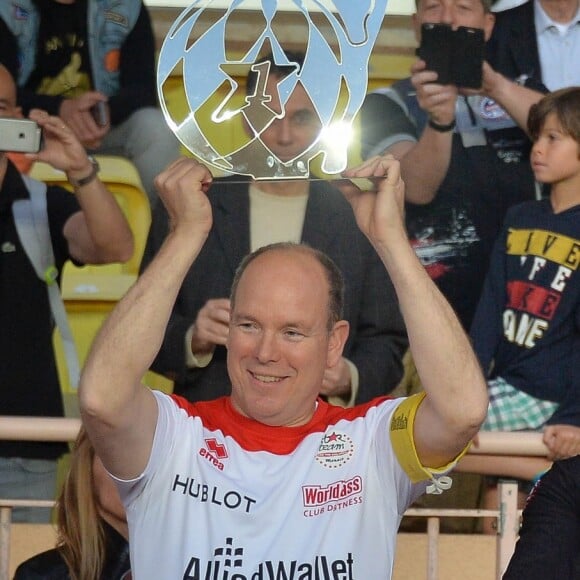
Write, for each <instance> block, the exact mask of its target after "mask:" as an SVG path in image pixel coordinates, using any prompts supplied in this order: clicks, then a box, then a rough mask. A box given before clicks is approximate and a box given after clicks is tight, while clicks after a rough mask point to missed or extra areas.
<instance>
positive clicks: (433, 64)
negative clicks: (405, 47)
mask: <svg viewBox="0 0 580 580" xmlns="http://www.w3.org/2000/svg"><path fill="white" fill-rule="evenodd" d="M452 51H453V29H452V28H451V26H450V25H449V24H433V23H430V22H425V23H423V24H422V25H421V45H420V46H419V48H417V51H416V52H417V56H418V57H419V58H420V59H421V60H424V61H425V63H426V65H427V70H431V71H434V72H436V73H437V83H439V84H441V85H448V84H451V83H452V81H453V77H452V70H451V55H452Z"/></svg>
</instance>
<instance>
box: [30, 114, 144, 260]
mask: <svg viewBox="0 0 580 580" xmlns="http://www.w3.org/2000/svg"><path fill="white" fill-rule="evenodd" d="M30 119H31V120H33V121H36V122H37V123H38V124H39V126H40V127H42V131H43V136H44V145H43V147H42V149H41V150H40V151H39V152H38V153H37V154H33V155H30V156H29V157H30V158H31V159H33V160H35V161H44V162H46V163H49V164H50V165H52V166H53V167H54V168H56V169H60V170H61V171H64V172H65V173H66V174H67V177H68V178H69V179H71V180H73V181H74V180H77V181H78V180H79V179H83V178H86V177H87V176H88V175H89V174H90V173H91V172H92V171H93V166H92V164H91V163H90V161H89V159H88V157H87V153H86V151H85V149H84V147H83V146H82V145H81V143H80V141H79V140H78V139H77V137H76V136H75V134H74V133H73V131H72V130H71V129H70V127H69V126H68V125H66V124H65V123H64V121H63V120H62V119H60V118H59V117H54V116H50V115H48V114H47V113H46V112H44V111H40V110H38V109H34V110H32V111H31V112H30ZM75 193H76V196H77V199H78V202H79V205H80V206H81V210H82V211H80V212H77V213H74V214H73V215H71V216H70V218H69V219H68V220H67V221H66V223H65V225H64V229H63V234H64V236H65V238H66V240H67V242H68V246H69V252H70V255H71V256H73V258H75V259H76V260H78V261H79V262H81V263H83V264H103V263H108V262H125V261H127V260H128V259H129V258H130V257H131V256H132V254H133V249H134V246H133V234H132V233H131V228H130V227H129V224H128V223H127V220H126V218H125V216H124V214H123V211H122V210H121V208H120V207H119V204H118V203H117V202H116V201H115V198H114V197H113V194H112V193H111V192H110V191H109V190H108V189H107V188H106V187H105V185H104V184H103V183H102V182H101V180H100V179H99V178H98V176H97V177H95V178H94V179H92V180H91V181H90V182H89V183H87V184H86V185H83V186H81V187H78V188H77V189H76V191H75Z"/></svg>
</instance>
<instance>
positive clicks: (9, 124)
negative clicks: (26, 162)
mask: <svg viewBox="0 0 580 580" xmlns="http://www.w3.org/2000/svg"><path fill="white" fill-rule="evenodd" d="M41 146H42V129H41V128H40V127H39V126H38V125H37V124H36V122H34V121H30V120H29V119H5V118H0V151H8V152H12V153H38V152H39V151H40V148H41Z"/></svg>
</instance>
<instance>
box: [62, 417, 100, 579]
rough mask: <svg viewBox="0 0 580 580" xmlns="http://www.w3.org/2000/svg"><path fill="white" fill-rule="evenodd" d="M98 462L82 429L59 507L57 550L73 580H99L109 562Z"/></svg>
mask: <svg viewBox="0 0 580 580" xmlns="http://www.w3.org/2000/svg"><path fill="white" fill-rule="evenodd" d="M94 459H95V450H94V448H93V446H92V444H91V442H90V440H89V438H88V436H87V433H86V431H85V430H84V429H82V428H81V431H80V432H79V435H78V437H77V439H76V441H75V444H74V447H73V452H72V454H71V464H70V470H69V472H68V474H67V477H66V480H65V482H64V485H63V488H62V491H61V493H60V495H59V497H58V500H57V505H56V514H57V538H58V539H57V548H58V550H59V551H60V553H61V554H62V557H63V558H64V561H65V562H66V564H67V566H68V569H69V574H70V577H71V579H72V580H99V578H100V577H101V573H102V570H103V565H104V561H105V550H106V544H105V532H104V529H103V520H102V518H101V516H100V515H99V511H98V503H97V494H96V490H95V484H94V478H93V462H94Z"/></svg>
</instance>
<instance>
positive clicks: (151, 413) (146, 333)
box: [79, 158, 212, 479]
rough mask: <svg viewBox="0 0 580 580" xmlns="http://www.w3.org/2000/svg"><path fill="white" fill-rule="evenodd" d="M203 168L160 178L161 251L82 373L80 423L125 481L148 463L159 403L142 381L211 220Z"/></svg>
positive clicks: (189, 162)
mask: <svg viewBox="0 0 580 580" xmlns="http://www.w3.org/2000/svg"><path fill="white" fill-rule="evenodd" d="M211 180H212V176H211V173H210V172H209V171H208V170H207V168H206V167H205V166H204V165H201V164H199V163H197V162H196V161H194V160H193V159H188V158H181V159H179V160H177V161H176V162H175V163H173V164H171V165H170V166H169V167H168V168H167V169H166V170H165V171H164V172H163V173H161V174H160V175H159V176H158V177H157V179H156V182H155V183H156V187H157V189H158V191H159V194H160V197H161V199H162V200H163V203H164V204H165V205H166V207H167V210H168V213H169V217H170V221H171V227H170V230H169V234H168V236H167V238H166V240H165V242H164V244H163V245H162V246H161V248H160V250H159V252H158V253H157V255H156V256H155V258H154V259H153V261H152V262H151V264H150V265H149V267H148V268H147V269H146V270H145V271H144V272H143V273H142V274H141V276H140V277H139V279H138V280H137V282H136V283H135V285H134V286H133V287H132V288H131V289H130V290H129V291H128V292H127V294H126V295H125V296H124V297H123V298H122V299H121V301H120V302H119V304H118V305H117V306H116V307H115V309H114V310H113V312H112V313H111V314H110V316H109V317H108V318H107V320H106V321H105V323H104V324H103V326H102V328H101V330H100V331H99V333H98V334H97V337H96V338H95V341H94V343H93V346H92V348H91V351H90V353H89V356H88V358H87V361H86V363H85V366H84V369H83V373H82V376H81V382H80V389H79V397H80V405H81V412H82V417H83V421H84V423H85V425H86V428H87V431H88V433H89V436H90V438H91V440H92V442H93V444H94V446H95V448H96V450H97V453H98V454H99V456H100V457H101V459H102V461H103V463H104V464H105V466H106V467H107V469H109V471H110V472H111V473H113V474H114V475H116V476H118V477H121V478H123V479H130V478H133V477H136V476H138V475H139V474H140V473H141V472H142V471H143V469H144V468H145V467H146V465H147V461H148V459H149V454H150V452H151V445H152V442H153V436H154V433H155V427H156V423H157V403H156V401H155V398H154V396H153V394H152V393H151V392H150V391H149V389H148V388H147V387H144V386H143V385H142V384H141V378H142V377H143V375H144V374H145V372H146V371H147V369H148V368H149V366H150V364H151V362H152V361H153V359H154V358H155V355H156V354H157V351H158V350H159V348H160V346H161V342H162V340H163V335H164V332H165V327H166V325H167V321H168V320H169V315H170V313H171V309H172V307H173V303H174V302H175V299H176V297H177V293H178V291H179V288H180V287H181V284H182V282H183V279H184V277H185V275H186V274H187V271H188V270H189V268H190V266H191V264H192V263H193V261H194V260H195V258H196V257H197V255H198V253H199V251H200V250H201V248H202V246H203V244H204V242H205V240H206V238H207V235H208V233H209V231H210V229H211V225H212V215H211V207H210V204H209V201H208V199H207V197H206V195H205V191H206V190H207V188H208V187H209V185H210V184H211Z"/></svg>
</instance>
